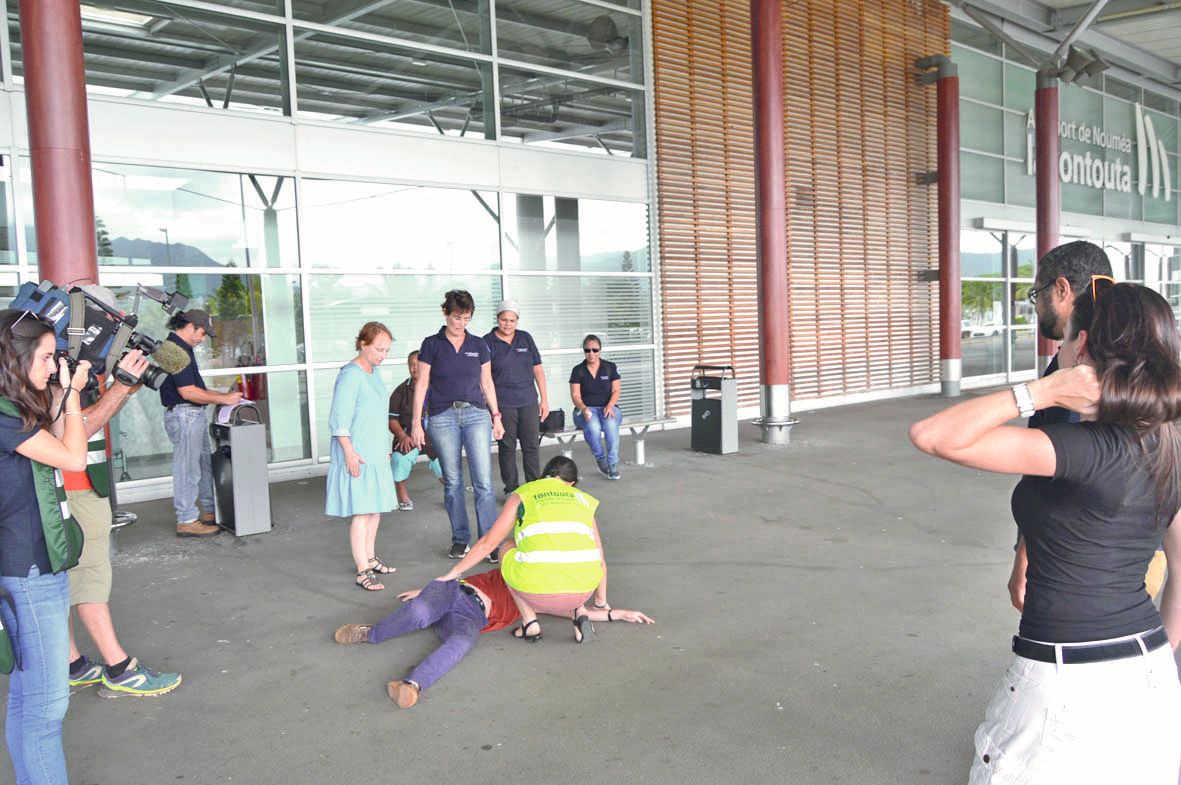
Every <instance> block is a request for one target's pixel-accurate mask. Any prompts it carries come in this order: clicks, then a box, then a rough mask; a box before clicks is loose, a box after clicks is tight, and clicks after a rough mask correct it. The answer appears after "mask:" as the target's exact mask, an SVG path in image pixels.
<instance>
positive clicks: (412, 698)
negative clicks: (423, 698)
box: [385, 681, 418, 709]
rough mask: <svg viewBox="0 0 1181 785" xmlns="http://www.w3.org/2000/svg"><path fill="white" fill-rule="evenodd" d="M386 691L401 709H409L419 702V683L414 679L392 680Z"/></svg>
mask: <svg viewBox="0 0 1181 785" xmlns="http://www.w3.org/2000/svg"><path fill="white" fill-rule="evenodd" d="M385 691H386V692H387V693H388V694H389V696H390V700H392V701H393V702H394V703H396V704H398V708H400V709H408V708H410V707H411V706H413V705H414V704H416V703H418V685H417V684H415V683H414V682H412V681H391V682H390V683H389V684H387V685H386V688H385Z"/></svg>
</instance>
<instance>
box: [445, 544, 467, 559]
mask: <svg viewBox="0 0 1181 785" xmlns="http://www.w3.org/2000/svg"><path fill="white" fill-rule="evenodd" d="M469 550H471V548H470V547H468V545H467V544H466V543H462V542H453V543H451V550H450V551H448V553H447V558H448V559H462V558H463V557H464V556H467V552H468V551H469Z"/></svg>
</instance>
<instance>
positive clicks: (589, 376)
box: [570, 335, 623, 480]
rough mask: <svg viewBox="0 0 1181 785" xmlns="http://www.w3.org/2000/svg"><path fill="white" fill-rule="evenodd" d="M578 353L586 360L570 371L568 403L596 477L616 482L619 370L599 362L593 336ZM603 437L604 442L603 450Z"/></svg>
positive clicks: (599, 349)
mask: <svg viewBox="0 0 1181 785" xmlns="http://www.w3.org/2000/svg"><path fill="white" fill-rule="evenodd" d="M582 353H583V354H584V355H586V359H585V360H583V361H582V362H580V363H579V364H578V365H575V366H574V368H573V369H571V371H570V400H572V401H574V410H575V411H576V412H578V415H577V421H578V424H579V425H580V426H581V427H582V436H583V438H584V439H586V446H587V447H590V451H591V454H592V455H594V456H595V463H597V464H598V466H599V473H600V474H602V475H603V476H604V477H606V478H607V479H608V480H618V479H619V425H620V423H621V422H622V421H623V414H622V413H621V412H620V411H619V369H618V368H616V367H615V363H613V362H609V361H607V360H604V359H603V357H602V353H603V342H602V341H600V340H599V336H597V335H588V336H586V337H585V338H583V339H582ZM603 436H606V439H607V449H606V450H604V449H603V445H602V437H603Z"/></svg>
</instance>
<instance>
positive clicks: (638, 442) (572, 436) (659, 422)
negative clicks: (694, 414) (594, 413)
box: [541, 414, 676, 466]
mask: <svg viewBox="0 0 1181 785" xmlns="http://www.w3.org/2000/svg"><path fill="white" fill-rule="evenodd" d="M574 416H575V417H577V416H578V415H577V414H575V415H574ZM675 422H676V420H675V419H673V418H671V417H670V418H661V419H654V420H639V421H637V422H628V421H627V420H624V422H623V424H622V425H620V426H619V427H620V430H627V431H628V432H629V433H630V434H631V437H632V439H634V440H635V447H636V465H637V466H643V465H644V464H645V463H646V462H647V460H646V457H647V456H646V453H645V450H644V438H645V437H646V436H647V435H648V431H649V429H651V428H654V427H656V426H660V429H661V430H663V429H664V428H666V427H667V426H669V425H672V424H673V423H675ZM580 436H582V429H581V428H566V429H565V430H562V431H554V432H552V433H543V434H542V435H541V441H542V444H544V443H545V440H546V439H554V440H556V441H557V443H558V448H559V449H560V450H561V451H562V455H565V456H566V457H567V458H571V457H573V455H574V442H575V440H577V439H578V437H580Z"/></svg>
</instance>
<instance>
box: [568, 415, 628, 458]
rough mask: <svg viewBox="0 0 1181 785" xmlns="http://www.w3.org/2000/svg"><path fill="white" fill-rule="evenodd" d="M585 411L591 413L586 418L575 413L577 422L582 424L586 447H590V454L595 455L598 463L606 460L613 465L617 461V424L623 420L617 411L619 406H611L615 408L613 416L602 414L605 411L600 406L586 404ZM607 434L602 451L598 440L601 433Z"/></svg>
mask: <svg viewBox="0 0 1181 785" xmlns="http://www.w3.org/2000/svg"><path fill="white" fill-rule="evenodd" d="M586 408H587V411H589V412H590V413H591V416H590V419H589V420H588V419H587V418H586V417H584V416H583V415H581V414H579V415H576V416H577V417H578V424H579V425H580V426H582V436H583V438H584V439H586V445H587V447H590V451H591V454H592V455H594V456H595V460H596V461H597V462H599V463H603V462H604V461H606V462H607V464H608V465H610V466H615V465H616V464H618V463H619V426H620V424H621V422H622V420H623V412H621V411H619V407H618V406H615V407H613V408H614V410H615V416H614V417H607V416H605V415H604V412H605V411H606V409H605V408H603V407H602V406H588V407H586ZM603 434H605V435H606V436H607V451H606V453H604V452H603V445H602V443H601V442H600V438H601V435H603Z"/></svg>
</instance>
